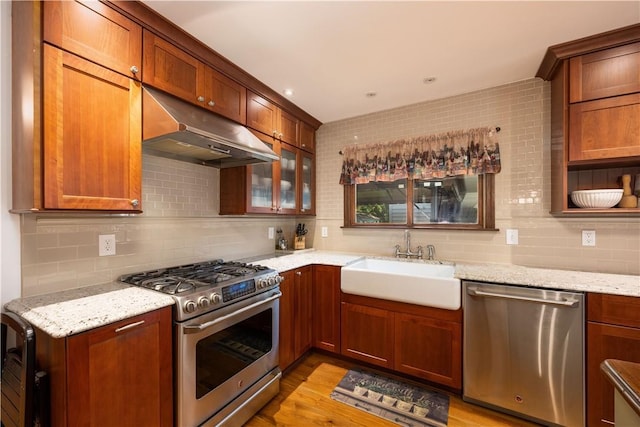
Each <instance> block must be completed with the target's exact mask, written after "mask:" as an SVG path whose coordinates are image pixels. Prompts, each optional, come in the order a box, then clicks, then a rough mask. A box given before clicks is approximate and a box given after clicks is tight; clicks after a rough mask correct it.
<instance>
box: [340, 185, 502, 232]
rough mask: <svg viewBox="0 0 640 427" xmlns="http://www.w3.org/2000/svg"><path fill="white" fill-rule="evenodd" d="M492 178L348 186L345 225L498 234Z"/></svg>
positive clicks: (346, 189)
mask: <svg viewBox="0 0 640 427" xmlns="http://www.w3.org/2000/svg"><path fill="white" fill-rule="evenodd" d="M493 183H494V177H493V175H489V174H487V175H464V176H452V177H444V178H438V179H430V180H422V179H411V178H403V179H398V180H396V181H391V182H380V181H370V182H367V183H363V184H353V185H346V186H345V187H344V188H345V190H344V195H345V212H344V213H345V215H344V225H345V227H400V228H406V227H412V228H445V229H471V230H476V229H477V230H493V229H494V226H495V219H494V206H493V194H494V185H493Z"/></svg>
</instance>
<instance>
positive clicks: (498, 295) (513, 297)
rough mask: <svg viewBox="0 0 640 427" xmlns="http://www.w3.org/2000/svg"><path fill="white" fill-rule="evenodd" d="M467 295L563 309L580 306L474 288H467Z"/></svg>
mask: <svg viewBox="0 0 640 427" xmlns="http://www.w3.org/2000/svg"><path fill="white" fill-rule="evenodd" d="M467 293H468V294H469V295H472V296H479V297H492V298H504V299H511V300H517V301H528V302H536V303H541V304H554V305H561V306H563V307H577V306H578V304H580V301H579V300H575V299H566V298H564V299H562V300H559V301H558V300H549V299H544V298H532V297H525V296H519V295H508V294H501V293H496V292H486V291H481V290H478V288H475V287H469V288H467Z"/></svg>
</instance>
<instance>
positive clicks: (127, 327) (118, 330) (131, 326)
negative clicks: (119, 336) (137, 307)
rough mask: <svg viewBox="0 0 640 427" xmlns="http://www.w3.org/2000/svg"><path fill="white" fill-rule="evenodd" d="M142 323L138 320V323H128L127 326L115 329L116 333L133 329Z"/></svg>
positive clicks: (142, 321)
mask: <svg viewBox="0 0 640 427" xmlns="http://www.w3.org/2000/svg"><path fill="white" fill-rule="evenodd" d="M143 323H144V320H140V321H139V322H133V323H129V324H128V325H124V326H121V327H119V328H118V329H116V333H118V332H122V331H126V330H127V329H131V328H135V327H136V326H140V325H142V324H143Z"/></svg>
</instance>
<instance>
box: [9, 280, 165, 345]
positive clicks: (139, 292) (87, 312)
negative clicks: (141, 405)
mask: <svg viewBox="0 0 640 427" xmlns="http://www.w3.org/2000/svg"><path fill="white" fill-rule="evenodd" d="M173 304H174V300H173V298H172V297H171V296H169V295H166V294H162V293H160V292H155V291H149V290H147V289H142V288H138V287H135V286H130V285H126V284H123V283H118V282H113V283H105V284H101V285H95V286H87V287H84V288H78V289H71V290H68V291H63V292H55V293H51V294H45V295H36V296H33V297H27V298H18V299H15V300H13V301H10V302H8V303H7V304H5V308H6V309H7V310H9V311H13V312H15V313H17V314H18V315H20V316H22V317H23V318H24V319H26V320H27V321H29V322H30V323H31V324H32V325H33V326H35V327H37V328H39V329H42V330H43V331H44V332H46V333H47V334H49V335H51V336H52V337H54V338H62V337H66V336H69V335H73V334H77V333H79V332H83V331H87V330H89V329H93V328H97V327H100V326H104V325H107V324H109V323H113V322H116V321H118V320H122V319H126V318H129V317H133V316H137V315H139V314H144V313H147V312H150V311H153V310H156V309H158V308H162V307H167V306H170V305H173Z"/></svg>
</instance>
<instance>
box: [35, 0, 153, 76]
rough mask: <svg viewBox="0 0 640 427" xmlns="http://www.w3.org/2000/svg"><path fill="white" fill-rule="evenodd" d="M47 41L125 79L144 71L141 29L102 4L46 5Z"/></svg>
mask: <svg viewBox="0 0 640 427" xmlns="http://www.w3.org/2000/svg"><path fill="white" fill-rule="evenodd" d="M44 40H45V41H47V42H49V43H51V44H54V45H56V46H58V47H60V48H62V49H64V50H67V51H70V52H73V53H75V54H76V55H78V56H81V57H83V58H85V59H88V60H90V61H92V62H96V63H98V64H100V65H102V66H104V67H107V68H110V69H111V70H114V71H117V72H119V73H121V74H124V75H126V76H130V77H134V76H139V74H138V73H139V70H140V69H141V68H142V67H141V65H142V63H141V62H142V27H140V25H138V24H136V23H134V22H133V21H131V20H129V19H127V18H125V17H124V16H123V15H120V14H119V13H118V12H116V11H115V10H113V9H111V8H110V7H108V6H106V5H104V4H103V3H99V2H77V1H46V2H44ZM133 67H135V68H136V69H137V70H138V71H135V69H134V68H133ZM134 71H135V72H134Z"/></svg>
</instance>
